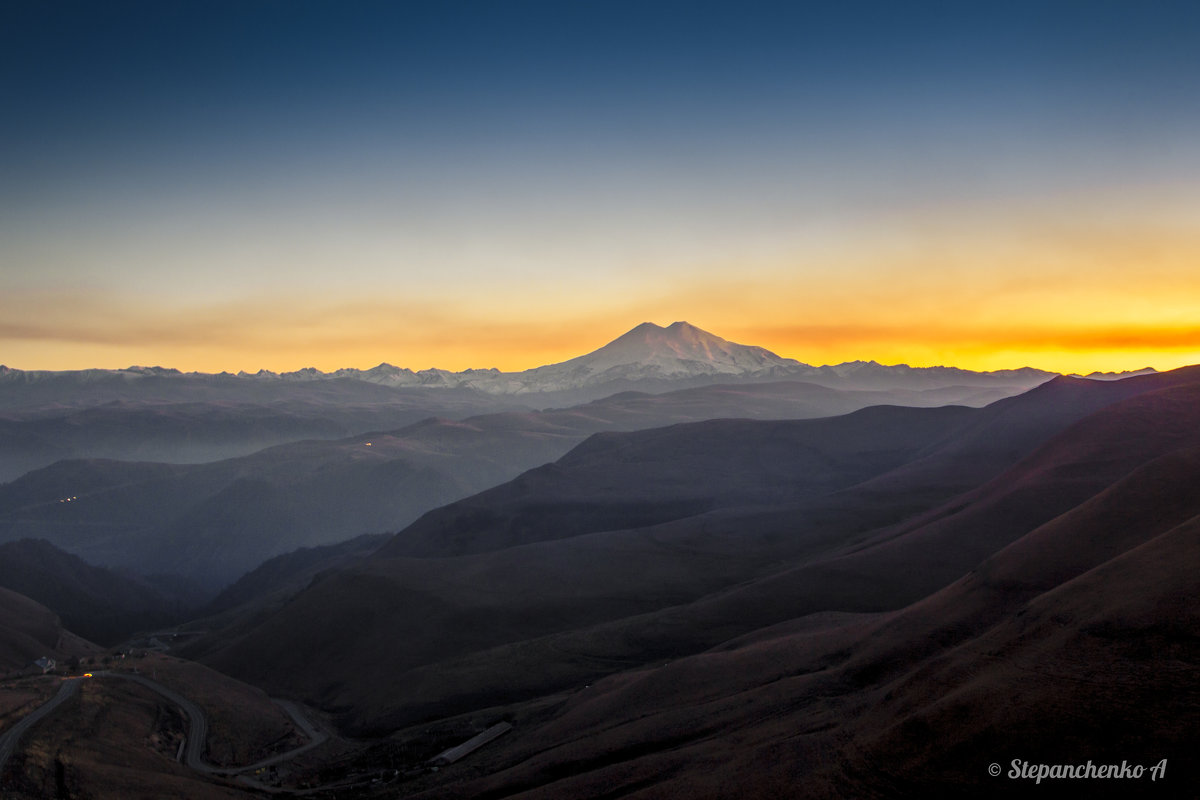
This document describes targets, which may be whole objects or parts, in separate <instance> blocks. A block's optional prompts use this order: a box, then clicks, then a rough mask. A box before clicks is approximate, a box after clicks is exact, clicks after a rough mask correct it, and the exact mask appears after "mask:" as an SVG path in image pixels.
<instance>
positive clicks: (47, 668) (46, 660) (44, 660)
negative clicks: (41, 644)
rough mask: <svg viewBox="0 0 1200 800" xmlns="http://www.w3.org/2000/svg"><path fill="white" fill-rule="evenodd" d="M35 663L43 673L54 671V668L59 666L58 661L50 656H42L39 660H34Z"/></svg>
mask: <svg viewBox="0 0 1200 800" xmlns="http://www.w3.org/2000/svg"><path fill="white" fill-rule="evenodd" d="M33 665H34V666H35V667H37V668H38V669H40V670H41V671H42V674H43V675H45V674H46V673H47V672H53V671H54V668H55V667H56V666H57V663H56V662H55V660H54V659H53V658H50V656H42V657H41V658H39V659H38V660H37V661H35V662H33Z"/></svg>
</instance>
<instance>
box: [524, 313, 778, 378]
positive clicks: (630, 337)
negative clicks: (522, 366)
mask: <svg viewBox="0 0 1200 800" xmlns="http://www.w3.org/2000/svg"><path fill="white" fill-rule="evenodd" d="M796 366H799V362H796V361H793V360H792V359H790V358H780V357H779V356H777V355H775V354H774V353H772V352H771V351H769V350H765V349H763V348H761V347H751V346H748V345H742V344H736V343H734V342H730V341H728V340H726V339H722V338H721V337H720V336H716V335H714V334H711V333H709V332H708V331H705V330H701V329H700V328H697V327H696V326H695V325H692V324H691V323H689V322H685V321H682V320H681V321H677V322H673V323H671V324H670V325H669V326H668V327H666V328H664V327H662V326H660V325H656V324H655V323H653V322H643V323H642V324H640V325H638V326H636V327H634V328H633V329H632V330H630V331H628V332H627V333H625V334H623V335H621V336H619V337H617V338H616V339H614V340H613V341H611V342H609V343H608V344H606V345H604V346H603V347H601V348H600V349H599V350H595V351H593V352H591V353H588V354H587V355H583V356H579V357H578V358H573V359H571V360H570V361H564V362H562V363H561V364H552V365H550V366H548V367H539V368H538V369H537V370H533V372H536V373H537V374H539V375H540V376H544V375H546V374H547V373H553V372H560V371H562V372H566V373H569V374H570V375H572V376H574V377H575V378H576V379H578V378H582V377H583V376H588V378H589V379H591V380H597V381H598V380H616V379H622V380H640V379H646V378H688V377H699V376H711V375H729V376H749V375H763V374H770V373H771V372H772V371H774V370H780V369H785V370H786V369H790V368H793V367H796Z"/></svg>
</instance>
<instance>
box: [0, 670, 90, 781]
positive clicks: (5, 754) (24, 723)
mask: <svg viewBox="0 0 1200 800" xmlns="http://www.w3.org/2000/svg"><path fill="white" fill-rule="evenodd" d="M82 680H83V679H82V678H68V679H67V680H65V681H64V682H63V685H62V688H60V689H59V690H58V694H56V695H54V697H51V698H50V699H49V700H47V701H46V702H45V703H42V704H41V705H40V706H38V707H37V708H35V709H34V710H33V711H31V712H30V713H28V714H26V715H25V716H24V718H22V719H21V721H20V722H18V723H17V724H16V725H13V726H12V727H11V728H9V729H8V730H6V731H5V732H4V733H3V734H0V775H3V773H4V768H5V767H6V766H7V765H8V759H9V758H11V757H12V754H13V753H14V752H15V751H16V749H17V743H18V742H20V741H21V737H22V736H24V735H25V732H26V731H27V730H29V729H30V728H32V727H33V726H34V725H36V724H37V723H38V721H39V720H41V719H42V718H43V717H46V716H47V715H49V714H51V713H52V712H53V711H54V709H56V708H58V707H59V706H61V705H62V704H63V703H64V702H66V701H67V700H68V699H70V698H71V697H74V696H75V695H76V694H78V693H79V684H80V682H81V681H82Z"/></svg>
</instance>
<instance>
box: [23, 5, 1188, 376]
mask: <svg viewBox="0 0 1200 800" xmlns="http://www.w3.org/2000/svg"><path fill="white" fill-rule="evenodd" d="M0 109H2V110H0V363H4V364H7V365H8V366H10V367H15V368H20V369H82V368H89V367H107V368H119V367H126V366H129V365H132V364H142V365H162V366H169V367H176V368H179V369H184V370H200V371H206V372H216V371H221V370H229V371H237V370H248V371H255V370H258V369H260V368H266V369H272V370H291V369H298V368H301V367H306V366H315V367H318V368H320V369H325V370H331V369H336V368H339V367H359V368H367V367H370V366H374V365H375V364H378V363H380V362H384V361H386V362H388V363H392V364H396V365H398V366H405V367H410V368H413V369H423V368H428V367H433V366H436V367H441V368H444V369H454V370H460V369H466V368H469V367H499V368H500V369H505V370H519V369H525V368H529V367H534V366H538V365H540V364H545V363H552V362H557V361H562V360H565V359H567V358H571V357H573V356H576V355H579V354H582V353H584V352H587V351H590V350H592V349H595V348H596V347H599V346H600V345H602V344H604V343H605V342H607V341H609V340H611V339H613V338H616V337H617V336H618V335H620V334H621V333H623V332H624V331H626V330H628V329H630V328H632V327H634V326H635V325H637V324H638V323H640V322H643V321H652V322H657V323H659V324H662V325H667V324H669V323H670V322H673V321H675V320H687V321H689V322H691V323H692V324H694V325H697V326H698V327H701V328H703V329H705V330H708V331H710V332H712V333H715V334H717V335H719V336H723V337H724V338H726V339H730V340H732V341H736V342H740V343H743V344H755V345H760V346H763V347H766V348H768V349H770V350H773V351H774V352H776V353H779V354H780V355H783V356H788V357H791V358H796V359H798V360H800V361H803V362H806V363H811V364H826V363H833V364H836V363H840V362H843V361H850V360H856V359H864V360H870V359H873V360H876V361H880V362H882V363H909V364H912V365H919V366H926V365H934V364H946V365H955V366H961V367H967V368H973V369H1003V368H1016V367H1021V366H1034V367H1040V368H1043V369H1050V370H1055V371H1062V372H1090V371H1092V370H1123V369H1136V368H1140V367H1144V366H1153V367H1156V368H1159V369H1168V368H1172V367H1176V366H1181V365H1184V364H1190V363H1200V4H1197V3H1195V2H1154V1H1153V0H1146V1H1144V2H1106V1H1105V0H1089V1H1088V2H1056V1H1055V0H1042V1H1041V2H1036V3H1027V2H1021V1H1020V0H1014V1H1013V2H1004V3H1000V2H973V1H972V0H956V1H955V2H921V1H920V0H917V1H915V2H904V3H896V2H853V1H851V2H838V3H806V2H799V1H797V2H791V3H762V2H753V1H752V0H751V1H749V2H737V3H733V2H705V0H690V2H666V1H665V0H641V1H640V2H626V1H625V0H605V1H604V2H588V0H579V1H578V2H561V0H559V1H558V2H524V1H522V0H507V1H505V0H492V1H491V2H460V1H457V0H438V1H437V2H428V3H426V2H405V1H404V0H396V1H395V2H353V0H347V1H345V2H332V0H330V1H329V2H312V0H238V2H223V1H222V0H210V1H209V2H187V1H186V0H180V2H170V3H163V2H159V1H157V0H156V1H155V2H142V3H128V2H120V0H114V1H113V2H105V3H63V2H54V1H53V0H45V2H38V1H36V0H11V2H7V3H4V4H0Z"/></svg>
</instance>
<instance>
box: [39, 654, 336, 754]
mask: <svg viewBox="0 0 1200 800" xmlns="http://www.w3.org/2000/svg"><path fill="white" fill-rule="evenodd" d="M96 675H97V676H98V677H105V678H124V679H125V680H130V681H134V682H135V683H140V684H141V685H143V686H145V687H146V688H147V689H150V690H152V691H155V692H158V693H159V694H160V695H162V696H163V697H165V698H167V699H168V700H170V701H171V702H172V703H174V704H175V705H177V706H179V707H180V708H182V709H183V712H184V713H185V714H187V717H188V735H187V744H186V747H185V749H184V763H186V764H187V765H188V766H189V767H191V768H192V769H194V770H196V771H197V772H203V773H205V774H207V775H237V774H238V773H242V772H251V771H253V770H256V769H261V768H262V767H267V766H270V765H271V764H278V763H279V762H281V761H287V760H288V759H289V758H294V757H296V756H298V755H300V754H301V753H304V752H306V751H308V750H311V749H312V748H314V747H316V746H317V745H319V744H321V743H323V742H324V741H325V740H326V739H328V738H329V737H328V736H327V735H326V734H325V732H324V731H322V730H320V729H319V728H317V727H316V726H315V725H313V724H312V723H311V722H310V721H309V720H308V719H307V718H306V717H305V716H304V715H303V714H302V713H301V712H300V709H299V707H297V706H296V704H295V703H292V702H291V701H288V700H275V701H274V702H275V704H276V705H278V706H279V707H280V708H282V709H283V710H284V711H286V712H287V713H288V716H290V717H291V718H292V721H293V722H295V723H296V725H297V726H298V727H299V728H300V730H302V731H304V733H305V735H306V736H308V739H309V741H308V744H303V745H301V746H300V747H297V748H294V749H292V750H288V751H287V752H286V753H280V754H279V755H276V756H271V757H270V758H266V759H263V760H262V761H257V762H255V763H253V764H247V765H246V766H242V767H218V766H214V765H212V764H209V763H207V762H205V761H204V746H205V744H206V743H207V741H208V718H207V717H205V715H204V711H203V710H202V709H201V708H200V706H198V705H196V704H195V703H193V702H192V701H191V700H188V699H187V698H186V697H184V696H183V695H181V694H180V693H179V692H176V691H175V690H173V689H168V688H167V687H166V686H163V685H162V684H161V683H158V682H157V681H152V680H150V679H149V678H145V677H142V676H141V675H131V674H129V673H127V672H98V673H96ZM39 710H40V709H39Z"/></svg>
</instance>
